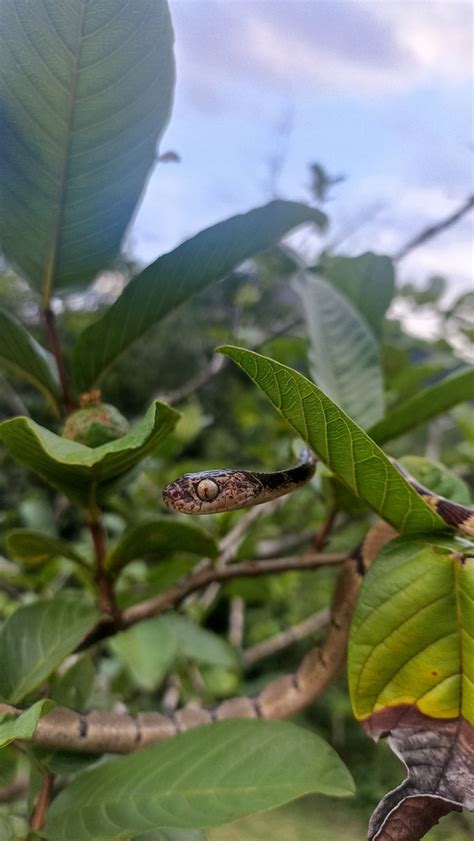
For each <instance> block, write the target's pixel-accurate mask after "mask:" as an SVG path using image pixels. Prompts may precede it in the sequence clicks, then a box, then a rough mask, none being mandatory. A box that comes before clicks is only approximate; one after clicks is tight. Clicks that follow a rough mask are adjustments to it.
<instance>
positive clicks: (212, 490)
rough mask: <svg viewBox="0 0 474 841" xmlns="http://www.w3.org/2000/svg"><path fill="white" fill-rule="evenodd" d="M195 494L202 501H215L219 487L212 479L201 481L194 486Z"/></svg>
mask: <svg viewBox="0 0 474 841" xmlns="http://www.w3.org/2000/svg"><path fill="white" fill-rule="evenodd" d="M196 493H197V495H198V497H199V499H202V500H203V501H204V500H212V499H215V498H216V496H217V494H218V493H219V485H218V484H217V482H214V480H213V479H201V481H200V482H198V484H197V485H196Z"/></svg>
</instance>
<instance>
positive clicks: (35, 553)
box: [5, 529, 84, 567]
mask: <svg viewBox="0 0 474 841" xmlns="http://www.w3.org/2000/svg"><path fill="white" fill-rule="evenodd" d="M5 545H6V548H7V550H8V552H9V554H10V555H11V556H12V558H14V559H15V560H16V561H18V562H19V563H20V564H24V565H25V566H29V567H31V566H41V565H42V564H45V563H47V562H48V561H50V560H52V559H53V558H58V557H63V558H69V559H70V560H71V561H74V562H75V563H78V564H83V563H84V560H83V558H81V556H80V555H78V554H77V552H75V550H74V549H73V547H72V546H71V544H70V543H68V542H67V541H66V540H60V539H59V538H57V537H51V536H50V535H49V534H43V532H40V531H34V530H33V529H12V531H9V532H7V534H6V538H5Z"/></svg>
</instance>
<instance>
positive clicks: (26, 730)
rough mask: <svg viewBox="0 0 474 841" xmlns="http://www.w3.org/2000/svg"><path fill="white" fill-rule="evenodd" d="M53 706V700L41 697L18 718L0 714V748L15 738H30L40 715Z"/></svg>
mask: <svg viewBox="0 0 474 841" xmlns="http://www.w3.org/2000/svg"><path fill="white" fill-rule="evenodd" d="M53 707H54V702H53V701H50V700H48V699H46V698H43V699H42V700H41V701H37V702H36V704H33V705H32V706H31V707H29V708H28V709H27V710H26V711H25V712H24V713H22V714H21V715H20V716H18V718H12V717H11V716H9V715H8V714H7V715H6V716H2V717H1V721H0V748H4V747H5V745H9V744H10V743H11V742H14V741H15V740H16V739H31V737H32V736H33V734H34V732H35V730H36V725H37V724H38V721H39V720H40V718H41V716H42V715H46V713H47V712H49V710H51V709H52V708H53Z"/></svg>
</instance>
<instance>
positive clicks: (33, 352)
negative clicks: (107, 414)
mask: <svg viewBox="0 0 474 841" xmlns="http://www.w3.org/2000/svg"><path fill="white" fill-rule="evenodd" d="M0 364H1V365H2V366H5V367H6V368H7V370H11V371H12V372H13V373H14V374H16V375H17V376H19V377H22V378H24V379H25V380H27V381H28V382H29V383H31V384H32V385H33V386H35V388H37V389H38V391H40V392H41V393H42V394H44V396H45V397H46V399H47V400H48V402H49V404H50V405H51V407H52V409H53V411H54V412H55V413H56V414H57V415H59V405H60V404H59V386H58V378H57V373H56V369H55V366H54V361H53V358H52V356H51V354H49V353H48V352H47V351H45V350H44V348H42V347H41V345H39V344H38V342H36V341H35V340H34V339H33V337H32V336H31V335H30V334H29V333H28V331H27V330H25V328H24V327H23V325H22V324H20V323H19V322H18V321H17V320H16V319H15V318H13V317H12V316H11V315H9V314H8V313H7V312H3V311H2V310H0Z"/></svg>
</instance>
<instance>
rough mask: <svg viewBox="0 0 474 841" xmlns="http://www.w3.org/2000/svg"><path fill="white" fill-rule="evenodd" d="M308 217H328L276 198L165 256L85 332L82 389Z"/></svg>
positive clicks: (78, 375) (78, 369) (79, 349)
mask: <svg viewBox="0 0 474 841" xmlns="http://www.w3.org/2000/svg"><path fill="white" fill-rule="evenodd" d="M304 222H313V223H315V224H316V225H318V226H319V227H322V226H323V225H324V224H325V222H326V217H325V216H324V214H322V213H321V212H320V211H318V210H315V209H314V208H311V207H307V206H306V205H303V204H297V203H296V202H288V201H272V202H270V204H267V205H265V206H264V207H258V208H256V209H255V210H251V211H250V212H249V213H244V214H241V215H239V216H232V217H231V218H230V219H226V221H225V222H219V223H218V224H217V225H213V226H212V227H211V228H207V229H206V230H204V231H201V232H200V233H199V234H196V236H195V237H193V238H192V239H189V240H186V242H183V243H182V244H181V245H179V246H178V248H175V250H174V251H171V252H170V253H169V254H164V255H163V256H162V257H159V258H158V260H155V262H154V263H152V264H151V265H150V266H148V267H147V268H146V269H145V270H144V271H143V272H141V273H140V274H139V275H137V276H136V277H135V278H133V279H132V280H131V282H130V283H129V284H128V286H127V287H126V288H125V289H124V291H123V292H122V294H121V295H120V297H119V298H118V300H117V301H116V302H115V304H114V305H113V306H112V307H111V308H110V309H109V310H107V312H106V313H105V314H104V315H103V316H102V317H101V318H99V320H98V321H96V322H95V323H94V324H92V325H91V326H90V327H89V328H88V329H87V330H85V331H84V332H83V333H82V335H81V336H80V338H79V340H78V342H77V345H76V348H75V351H74V356H73V373H74V379H75V382H76V385H77V386H78V388H80V389H81V390H84V389H87V388H89V387H90V386H91V385H93V383H94V382H95V381H96V380H97V379H98V377H100V376H101V375H102V374H103V373H104V371H105V369H106V368H107V366H108V365H110V363H111V362H113V361H114V359H116V358H117V356H119V354H121V353H122V352H123V351H124V350H126V349H127V348H128V347H129V346H130V345H131V344H132V342H134V341H135V340H136V339H138V338H140V336H143V334H144V333H145V332H146V330H148V329H149V327H151V326H152V325H153V324H156V322H157V321H159V320H160V319H161V318H163V316H165V315H167V313H169V312H170V311H171V310H173V309H174V308H175V307H177V306H178V305H179V304H182V303H183V302H184V301H186V300H187V299H188V298H190V297H191V295H193V294H194V293H195V292H199V291H200V290H201V289H204V288H205V287H206V286H207V285H208V284H209V283H212V282H213V281H216V280H219V278H222V277H224V276H225V275H226V274H228V273H229V272H230V271H231V270H232V269H233V268H234V267H235V266H237V265H238V264H239V263H242V261H243V260H246V259H247V258H248V257H251V256H252V255H254V254H256V253H257V252H258V251H263V250H264V249H266V248H269V247H270V246H271V245H273V244H274V243H275V242H278V240H279V239H280V238H281V237H282V236H283V235H284V234H286V233H287V232H288V231H290V230H291V229H292V228H295V227H296V226H297V225H301V224H303V223H304ZM104 339H105V340H104Z"/></svg>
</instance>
